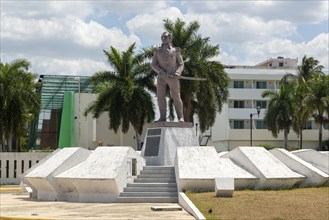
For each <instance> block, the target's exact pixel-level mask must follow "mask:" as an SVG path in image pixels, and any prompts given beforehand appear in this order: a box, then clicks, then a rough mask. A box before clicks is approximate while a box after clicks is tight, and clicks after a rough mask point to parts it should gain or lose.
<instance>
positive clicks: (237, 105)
mask: <svg viewBox="0 0 329 220" xmlns="http://www.w3.org/2000/svg"><path fill="white" fill-rule="evenodd" d="M234 108H244V101H234Z"/></svg>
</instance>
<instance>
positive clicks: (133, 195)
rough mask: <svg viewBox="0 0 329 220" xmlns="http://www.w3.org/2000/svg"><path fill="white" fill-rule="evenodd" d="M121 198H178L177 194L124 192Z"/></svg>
mask: <svg viewBox="0 0 329 220" xmlns="http://www.w3.org/2000/svg"><path fill="white" fill-rule="evenodd" d="M119 197H177V192H123V193H120V196H119Z"/></svg>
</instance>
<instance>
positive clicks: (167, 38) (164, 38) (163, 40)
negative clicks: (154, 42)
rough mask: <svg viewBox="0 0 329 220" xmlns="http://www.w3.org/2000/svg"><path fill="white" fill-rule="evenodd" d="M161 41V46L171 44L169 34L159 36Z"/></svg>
mask: <svg viewBox="0 0 329 220" xmlns="http://www.w3.org/2000/svg"><path fill="white" fill-rule="evenodd" d="M161 40H162V43H163V44H168V43H171V42H172V37H171V34H170V33H169V32H164V33H163V34H162V36H161Z"/></svg>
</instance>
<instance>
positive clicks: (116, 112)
mask: <svg viewBox="0 0 329 220" xmlns="http://www.w3.org/2000/svg"><path fill="white" fill-rule="evenodd" d="M134 50H135V43H134V44H132V45H130V46H129V48H128V49H127V50H126V51H123V52H121V53H120V52H119V51H118V50H117V49H115V48H114V47H111V48H110V50H108V51H106V50H104V53H105V56H106V58H107V60H108V62H109V64H110V65H111V67H112V68H113V70H112V71H100V72H97V73H95V74H94V75H93V76H92V77H91V78H90V82H91V83H92V84H93V85H94V87H95V88H96V90H97V91H98V92H99V95H98V97H97V99H96V100H95V101H94V102H92V103H91V105H90V106H88V108H87V109H86V111H85V112H84V114H85V115H87V113H88V112H91V113H92V114H93V116H94V117H96V118H97V117H99V116H100V114H101V113H102V112H104V111H108V115H109V129H112V130H114V131H115V132H117V131H118V130H119V128H120V127H121V131H122V132H123V133H126V132H127V131H128V129H129V127H130V125H132V127H133V128H134V130H135V132H136V140H137V147H139V146H140V144H141V140H140V135H141V134H142V132H143V126H144V124H145V123H146V122H151V121H153V120H154V114H155V113H154V104H153V101H152V97H151V95H150V93H149V92H148V91H152V92H155V85H154V83H153V82H154V76H155V75H154V73H153V72H152V70H151V67H150V65H149V63H146V62H144V60H145V56H144V55H142V54H137V55H135V54H134Z"/></svg>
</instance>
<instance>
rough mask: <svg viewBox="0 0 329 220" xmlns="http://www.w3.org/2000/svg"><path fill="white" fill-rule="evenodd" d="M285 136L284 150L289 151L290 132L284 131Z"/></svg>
mask: <svg viewBox="0 0 329 220" xmlns="http://www.w3.org/2000/svg"><path fill="white" fill-rule="evenodd" d="M283 135H284V149H287V147H288V130H287V129H284V131H283Z"/></svg>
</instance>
